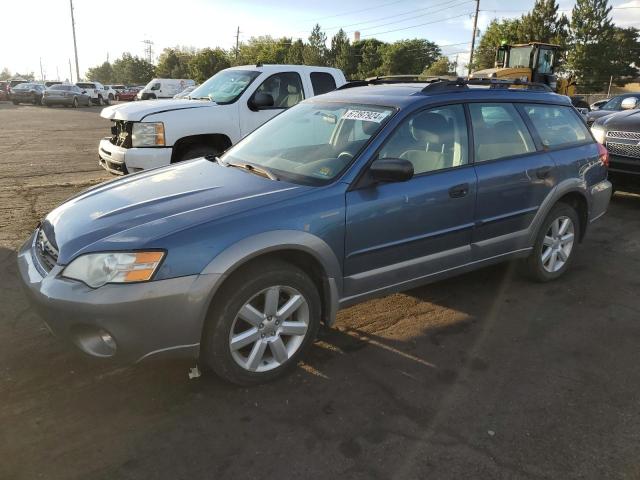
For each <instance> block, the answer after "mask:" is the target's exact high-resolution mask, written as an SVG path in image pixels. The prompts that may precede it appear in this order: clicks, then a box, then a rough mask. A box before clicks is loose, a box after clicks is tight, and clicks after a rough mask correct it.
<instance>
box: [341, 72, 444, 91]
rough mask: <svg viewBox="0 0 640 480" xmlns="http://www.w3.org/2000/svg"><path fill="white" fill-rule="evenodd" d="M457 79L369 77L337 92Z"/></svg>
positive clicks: (347, 85)
mask: <svg viewBox="0 0 640 480" xmlns="http://www.w3.org/2000/svg"><path fill="white" fill-rule="evenodd" d="M452 80H456V77H423V76H421V75H381V76H377V77H369V78H367V79H366V80H352V81H351V82H347V83H345V84H344V85H341V86H339V87H338V88H337V89H336V90H345V89H347V88H354V87H366V86H367V85H388V84H394V83H432V82H437V81H443V82H444V81H452Z"/></svg>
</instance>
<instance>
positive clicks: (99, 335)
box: [72, 325, 118, 357]
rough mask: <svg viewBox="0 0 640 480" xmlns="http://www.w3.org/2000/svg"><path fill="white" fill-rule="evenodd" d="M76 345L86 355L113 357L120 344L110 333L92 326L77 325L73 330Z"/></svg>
mask: <svg viewBox="0 0 640 480" xmlns="http://www.w3.org/2000/svg"><path fill="white" fill-rule="evenodd" d="M72 331H73V341H74V343H75V344H76V345H77V346H78V347H79V348H80V349H81V350H82V351H83V352H85V353H88V354H89V355H92V356H94V357H112V356H114V355H115V354H116V350H117V349H118V344H117V342H116V339H115V338H113V335H111V334H110V333H109V332H107V331H106V330H104V329H103V328H96V327H94V326H90V325H76V326H75V327H73V329H72Z"/></svg>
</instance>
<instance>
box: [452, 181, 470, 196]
mask: <svg viewBox="0 0 640 480" xmlns="http://www.w3.org/2000/svg"><path fill="white" fill-rule="evenodd" d="M468 193H469V184H468V183H461V184H460V185H456V186H454V187H451V188H450V189H449V196H450V197H451V198H461V197H466V196H467V194H468Z"/></svg>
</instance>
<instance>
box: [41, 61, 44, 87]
mask: <svg viewBox="0 0 640 480" xmlns="http://www.w3.org/2000/svg"><path fill="white" fill-rule="evenodd" d="M40 78H41V79H42V81H43V82H44V73H43V72H42V57H40Z"/></svg>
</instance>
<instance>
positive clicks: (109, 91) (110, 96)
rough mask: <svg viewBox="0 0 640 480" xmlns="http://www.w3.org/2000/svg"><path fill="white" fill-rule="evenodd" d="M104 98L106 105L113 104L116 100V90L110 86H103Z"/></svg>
mask: <svg viewBox="0 0 640 480" xmlns="http://www.w3.org/2000/svg"><path fill="white" fill-rule="evenodd" d="M104 92H105V93H104V97H105V98H106V99H107V101H108V103H107V104H110V103H111V102H113V101H114V100H115V99H116V93H117V92H116V90H115V89H113V88H111V86H110V85H105V86H104Z"/></svg>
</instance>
